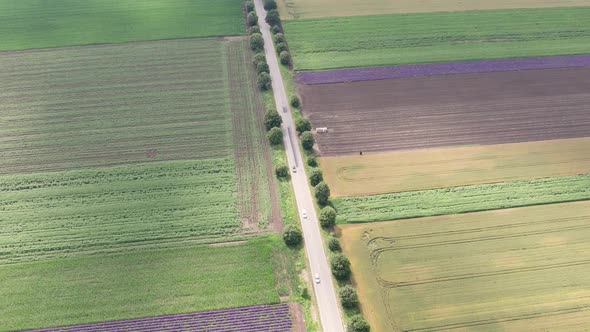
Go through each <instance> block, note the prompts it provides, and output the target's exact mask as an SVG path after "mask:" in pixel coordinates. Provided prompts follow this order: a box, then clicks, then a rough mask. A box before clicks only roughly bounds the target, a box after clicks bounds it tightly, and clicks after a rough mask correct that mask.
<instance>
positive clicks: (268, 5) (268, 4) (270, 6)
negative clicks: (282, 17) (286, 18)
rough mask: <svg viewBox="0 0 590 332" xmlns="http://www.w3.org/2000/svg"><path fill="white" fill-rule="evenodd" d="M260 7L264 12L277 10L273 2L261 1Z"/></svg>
mask: <svg viewBox="0 0 590 332" xmlns="http://www.w3.org/2000/svg"><path fill="white" fill-rule="evenodd" d="M262 5H263V7H264V9H265V10H271V9H277V3H276V2H275V0H263V1H262Z"/></svg>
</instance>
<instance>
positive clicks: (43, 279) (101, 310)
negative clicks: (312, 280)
mask: <svg viewBox="0 0 590 332" xmlns="http://www.w3.org/2000/svg"><path fill="white" fill-rule="evenodd" d="M280 241H281V240H280V239H279V238H278V237H276V236H260V237H258V238H256V239H254V240H250V241H248V242H246V243H242V244H236V245H231V246H215V247H213V246H208V245H203V246H190V245H188V246H183V247H182V248H168V249H159V250H142V251H134V252H128V253H122V252H120V253H116V254H106V255H105V254H101V255H94V256H85V257H70V258H62V259H56V260H53V259H49V260H47V259H45V260H42V261H36V262H25V263H20V264H9V265H3V266H2V267H1V269H0V288H1V289H2V297H0V312H2V315H0V330H1V331H10V330H18V329H32V328H42V327H51V326H64V325H72V324H82V323H92V322H105V321H107V322H105V323H103V324H108V321H112V320H119V319H133V318H137V317H150V316H155V315H165V314H173V313H188V312H194V311H201V310H212V309H220V308H232V307H242V306H250V305H256V304H264V303H278V301H279V297H278V295H277V292H276V290H275V288H274V286H275V282H276V281H275V277H274V273H273V266H272V258H271V257H272V252H273V250H274V247H275V246H276V245H277V244H279V243H280ZM228 271H229V272H228ZM231 311H232V310H230V312H231ZM207 314H208V313H207V312H205V313H196V314H195V315H196V316H197V317H203V315H207ZM228 318H229V316H228ZM145 320H146V321H150V320H151V319H150V318H146V319H145ZM268 322H269V323H270V322H272V320H269V321H268ZM49 330H50V331H52V330H54V329H49ZM74 330H78V329H75V328H74Z"/></svg>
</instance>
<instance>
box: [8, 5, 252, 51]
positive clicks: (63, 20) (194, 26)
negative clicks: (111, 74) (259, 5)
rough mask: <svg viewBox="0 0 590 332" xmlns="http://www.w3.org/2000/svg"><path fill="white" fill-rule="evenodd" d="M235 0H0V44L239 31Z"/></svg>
mask: <svg viewBox="0 0 590 332" xmlns="http://www.w3.org/2000/svg"><path fill="white" fill-rule="evenodd" d="M244 33H245V28H244V20H243V18H242V9H241V7H240V5H239V1H235V0H215V1H209V0H167V1H160V0H141V1H135V0H84V1H79V0H50V1H49V0H2V1H0V36H2V37H1V39H0V50H2V51H6V50H23V49H31V48H48V47H62V46H73V45H89V44H104V43H123V42H130V41H143V40H159V39H174V38H190V37H212V36H228V35H241V34H244Z"/></svg>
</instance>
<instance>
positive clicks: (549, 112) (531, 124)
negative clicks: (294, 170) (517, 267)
mask: <svg viewBox="0 0 590 332" xmlns="http://www.w3.org/2000/svg"><path fill="white" fill-rule="evenodd" d="M301 93H302V98H303V105H304V113H305V115H306V116H308V117H309V118H310V120H311V122H312V124H313V125H314V127H328V128H329V132H328V133H324V134H317V135H316V136H317V141H318V145H319V149H320V151H321V154H322V155H338V154H349V153H359V152H360V151H363V152H375V151H388V150H402V149H415V148H428V147H442V146H456V145H466V144H500V143H514V142H525V141H539V140H547V139H558V138H574V137H585V136H590V68H566V69H547V70H532V71H522V72H520V71H516V72H498V73H486V74H466V75H451V76H438V77H417V78H408V79H392V80H381V81H366V82H354V83H338V84H325V85H314V86H305V85H304V86H302V87H301Z"/></svg>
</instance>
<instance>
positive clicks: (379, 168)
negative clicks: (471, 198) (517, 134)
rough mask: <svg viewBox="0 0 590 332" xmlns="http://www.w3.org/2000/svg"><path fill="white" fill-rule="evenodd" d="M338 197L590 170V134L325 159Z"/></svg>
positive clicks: (328, 179)
mask: <svg viewBox="0 0 590 332" xmlns="http://www.w3.org/2000/svg"><path fill="white" fill-rule="evenodd" d="M320 161H321V162H320V163H321V167H322V171H323V173H324V179H325V180H326V182H327V183H328V184H329V185H330V189H331V193H332V196H333V197H340V196H363V195H375V194H383V193H393V192H404V191H413V190H424V189H435V188H446V187H455V186H464V185H474V184H482V183H495V182H504V181H514V180H524V179H535V178H544V177H552V176H566V175H576V174H584V173H590V138H587V137H584V138H573V139H562V140H550V141H536V142H523V143H511V144H497V145H476V146H462V147H450V148H437V149H422V150H404V151H394V152H384V153H376V154H364V155H362V156H360V155H357V154H355V155H343V156H330V157H322V158H320Z"/></svg>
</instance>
